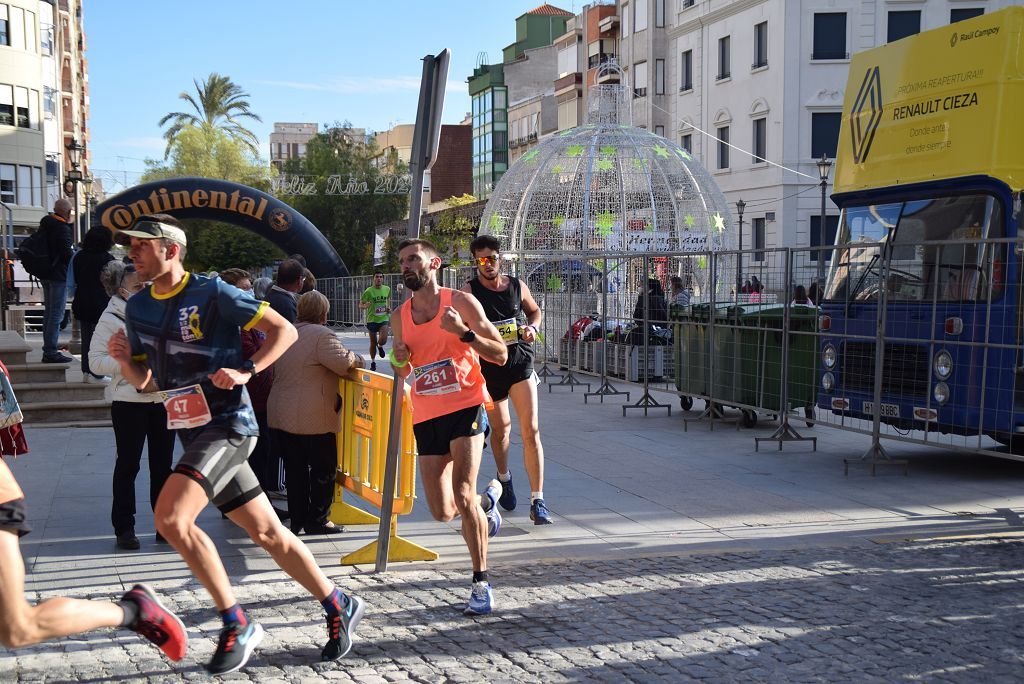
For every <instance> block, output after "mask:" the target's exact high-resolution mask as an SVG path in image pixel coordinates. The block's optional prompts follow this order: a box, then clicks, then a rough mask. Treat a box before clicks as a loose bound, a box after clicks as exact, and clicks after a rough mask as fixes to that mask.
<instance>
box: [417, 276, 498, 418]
mask: <svg viewBox="0 0 1024 684" xmlns="http://www.w3.org/2000/svg"><path fill="white" fill-rule="evenodd" d="M440 294H441V303H440V305H439V306H438V309H437V314H436V315H435V316H434V317H433V318H432V319H431V320H429V321H427V322H426V323H423V324H416V323H413V320H412V300H411V299H409V300H407V301H406V302H405V303H404V304H402V308H401V312H402V340H403V341H404V342H405V344H406V346H407V347H409V363H410V364H411V365H412V371H411V372H410V374H409V380H410V382H412V422H413V423H422V422H424V421H427V420H430V419H432V418H437V417H438V416H444V415H447V414H449V413H454V412H455V411H460V410H462V409H465V408H470V407H471V406H479V405H480V404H487V405H489V404H490V403H491V396H490V395H489V394H488V393H487V383H486V382H485V381H484V376H483V374H482V373H481V372H480V357H479V356H478V355H477V353H476V351H474V350H473V348H472V347H470V346H469V345H468V344H466V343H465V342H460V341H459V338H457V337H456V336H455V335H453V334H451V333H450V332H446V331H444V330H442V329H441V313H442V312H443V311H444V310H445V307H448V306H451V305H452V290H451V289H449V288H447V287H442V288H441V293H440Z"/></svg>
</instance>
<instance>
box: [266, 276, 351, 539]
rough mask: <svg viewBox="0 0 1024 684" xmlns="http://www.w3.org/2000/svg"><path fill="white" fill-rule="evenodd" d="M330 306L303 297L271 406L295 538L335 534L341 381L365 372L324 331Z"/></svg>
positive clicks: (278, 365)
mask: <svg viewBox="0 0 1024 684" xmlns="http://www.w3.org/2000/svg"><path fill="white" fill-rule="evenodd" d="M329 309H330V303H329V302H328V301H327V297H325V296H324V295H322V294H320V293H319V292H316V291H312V292H307V293H306V294H304V295H302V296H301V297H299V302H298V312H297V320H296V322H295V329H296V330H297V331H298V333H299V339H298V340H296V341H295V344H293V345H292V346H291V347H289V348H288V351H286V352H285V353H284V354H282V355H281V357H280V358H279V359H278V360H277V361H276V362H275V363H274V386H273V388H272V389H271V390H270V398H269V400H268V402H267V417H268V421H269V423H270V428H271V429H272V430H275V433H274V446H275V448H277V449H278V450H279V452H280V454H281V457H282V458H283V459H284V472H285V479H286V480H287V482H288V512H289V513H290V514H291V528H292V532H294V533H295V534H300V532H301V530H303V529H305V531H306V534H334V533H338V532H341V528H340V527H337V526H335V525H334V523H332V522H329V521H328V520H327V515H328V513H329V512H330V509H331V499H332V497H333V495H334V477H335V473H336V472H337V467H338V457H337V447H336V446H335V444H336V441H335V440H336V438H335V435H336V433H337V432H338V431H339V430H340V429H341V396H340V395H339V394H338V378H339V377H343V376H345V375H348V374H349V373H351V372H353V371H355V370H357V369H359V368H362V367H363V359H362V357H361V356H359V355H358V354H355V353H353V352H351V351H349V350H348V349H345V347H344V346H343V345H342V344H341V341H340V340H339V339H338V338H337V337H336V336H335V334H334V332H332V331H331V329H330V328H327V327H325V325H324V324H325V323H326V322H327V312H328V310H329Z"/></svg>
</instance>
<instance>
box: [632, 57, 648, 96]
mask: <svg viewBox="0 0 1024 684" xmlns="http://www.w3.org/2000/svg"><path fill="white" fill-rule="evenodd" d="M633 97H647V62H637V63H636V64H634V65H633Z"/></svg>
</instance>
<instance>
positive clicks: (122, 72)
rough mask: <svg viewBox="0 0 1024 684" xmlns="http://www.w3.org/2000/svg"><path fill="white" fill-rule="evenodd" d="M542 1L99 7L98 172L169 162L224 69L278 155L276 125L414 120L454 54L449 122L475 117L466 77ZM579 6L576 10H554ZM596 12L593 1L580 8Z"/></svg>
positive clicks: (130, 175) (114, 3)
mask: <svg viewBox="0 0 1024 684" xmlns="http://www.w3.org/2000/svg"><path fill="white" fill-rule="evenodd" d="M541 4H543V3H542V0H525V1H524V0H500V1H499V2H478V1H477V2H474V1H471V0H434V1H433V2H430V1H427V0H420V1H418V2H414V1H412V0H394V1H392V2H387V3H384V2H375V3H371V2H350V1H349V0H334V1H331V0H298V1H297V2H280V1H279V0H275V1H272V2H271V1H265V0H250V1H249V2H242V1H241V0H204V1H202V2H200V1H198V0H176V1H175V2H173V3H163V2H148V1H142V2H140V1H131V2H121V1H120V0H93V1H92V2H87V3H85V30H86V39H87V44H86V57H87V58H88V60H89V97H90V116H89V125H90V127H91V134H92V140H91V142H90V147H91V151H92V167H93V170H94V173H95V174H96V175H97V176H98V177H100V178H103V182H104V185H105V187H106V188H107V190H108V191H110V190H116V189H119V188H116V187H114V186H115V183H114V179H117V180H118V181H122V180H124V179H127V180H128V182H129V184H132V183H133V182H135V180H137V177H138V174H139V173H140V172H141V171H142V170H144V168H145V166H144V163H143V159H145V158H159V157H162V156H163V149H164V143H163V139H162V138H161V134H162V130H161V128H160V127H159V126H157V122H158V121H159V120H160V118H161V117H162V116H163V115H164V114H166V113H167V112H171V111H178V110H180V109H182V108H183V107H186V106H187V105H186V103H185V102H183V101H182V100H179V99H178V97H177V96H178V93H180V92H181V91H183V90H194V87H193V85H192V81H193V79H202V78H205V77H206V76H208V75H209V74H210V72H213V71H216V72H218V73H221V74H224V75H227V76H229V77H230V78H231V79H232V80H234V81H235V82H236V83H238V84H239V85H240V86H242V87H243V88H244V89H245V90H246V91H248V92H249V94H250V102H251V104H252V109H253V111H254V112H256V113H257V114H259V115H260V116H261V117H262V118H263V122H262V123H257V122H253V124H252V126H251V128H252V130H253V131H255V132H256V134H257V135H258V136H259V137H260V142H261V153H262V156H263V157H264V158H266V157H267V155H268V149H267V136H268V135H269V133H270V131H271V130H272V129H273V123H274V122H275V121H304V122H316V123H318V124H321V125H322V124H325V123H333V122H335V121H345V120H348V121H351V122H352V125H353V126H356V127H360V128H367V129H372V130H384V129H386V128H388V126H389V124H391V123H413V122H414V120H415V118H416V103H417V97H418V94H419V79H420V73H421V70H422V62H421V59H422V57H423V56H424V55H426V54H436V53H438V52H440V51H441V50H442V49H444V48H449V49H450V50H451V51H452V62H451V68H450V69H449V73H448V81H449V83H448V89H447V93H446V96H445V109H444V120H445V122H446V123H457V122H459V121H461V120H462V118H463V116H464V115H465V113H466V112H467V111H469V106H470V102H469V95H468V93H467V91H466V83H465V81H466V78H467V77H468V76H469V75H470V73H472V70H473V67H474V66H475V65H476V61H477V55H478V53H480V52H486V53H488V56H489V58H490V61H491V62H497V61H499V60H500V59H501V50H502V48H504V47H505V46H506V45H509V44H510V43H512V42H513V41H514V40H515V18H516V17H517V16H519V15H521V14H523V13H524V12H527V11H529V10H531V9H533V8H534V7H537V6H538V5H541ZM552 4H554V5H556V6H558V7H562V8H564V9H567V10H570V11H573V10H574V9H578V8H575V7H574V4H573V3H572V2H568V3H552ZM579 4H582V3H579Z"/></svg>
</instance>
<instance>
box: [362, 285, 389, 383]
mask: <svg viewBox="0 0 1024 684" xmlns="http://www.w3.org/2000/svg"><path fill="white" fill-rule="evenodd" d="M359 308H360V309H365V310H366V332H367V333H369V335H370V370H377V362H376V361H375V360H374V359H376V358H377V355H378V354H379V355H380V358H382V359H383V358H384V345H385V344H387V342H388V324H389V323H390V321H391V288H390V287H388V286H387V285H385V284H384V273H383V272H382V271H374V272H373V285H371V286H370V287H368V288H366V289H365V290H364V291H363V296H362V297H360V298H359Z"/></svg>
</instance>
